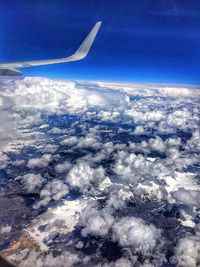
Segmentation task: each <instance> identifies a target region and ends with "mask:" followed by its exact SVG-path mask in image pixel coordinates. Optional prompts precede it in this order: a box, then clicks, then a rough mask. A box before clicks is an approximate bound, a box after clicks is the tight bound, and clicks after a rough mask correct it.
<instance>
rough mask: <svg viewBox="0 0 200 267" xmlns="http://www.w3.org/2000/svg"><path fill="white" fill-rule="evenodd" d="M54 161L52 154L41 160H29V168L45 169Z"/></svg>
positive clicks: (44, 156)
mask: <svg viewBox="0 0 200 267" xmlns="http://www.w3.org/2000/svg"><path fill="white" fill-rule="evenodd" d="M51 160H52V156H51V155H50V154H45V155H43V156H42V157H41V158H32V159H29V161H28V164H27V167H28V168H30V169H33V168H44V167H47V166H48V165H49V162H50V161H51Z"/></svg>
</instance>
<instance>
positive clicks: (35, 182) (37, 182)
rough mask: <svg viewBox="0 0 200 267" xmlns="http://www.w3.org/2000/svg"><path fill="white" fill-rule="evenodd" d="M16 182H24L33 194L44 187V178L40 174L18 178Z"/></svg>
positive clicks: (30, 174)
mask: <svg viewBox="0 0 200 267" xmlns="http://www.w3.org/2000/svg"><path fill="white" fill-rule="evenodd" d="M16 180H20V181H22V183H23V184H24V186H25V188H26V190H27V192H29V193H32V192H34V191H35V190H37V191H38V190H39V189H40V188H41V187H42V184H43V182H44V178H43V177H42V176H41V175H40V174H34V173H28V174H25V175H22V176H17V177H16Z"/></svg>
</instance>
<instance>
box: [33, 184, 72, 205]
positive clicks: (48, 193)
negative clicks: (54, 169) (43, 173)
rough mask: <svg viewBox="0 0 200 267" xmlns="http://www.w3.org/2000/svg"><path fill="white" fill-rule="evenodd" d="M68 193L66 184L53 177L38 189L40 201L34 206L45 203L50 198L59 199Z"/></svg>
mask: <svg viewBox="0 0 200 267" xmlns="http://www.w3.org/2000/svg"><path fill="white" fill-rule="evenodd" d="M68 193H69V189H68V186H67V185H66V184H64V183H63V182H62V181H61V180H58V179H54V180H52V181H51V182H48V183H47V184H46V185H45V187H44V188H43V189H42V190H41V191H40V201H39V202H38V203H37V204H36V205H35V208H39V207H41V206H45V205H47V204H48V203H49V202H50V201H51V200H59V199H61V198H63V197H65V196H66V195H67V194H68Z"/></svg>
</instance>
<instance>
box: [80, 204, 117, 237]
mask: <svg viewBox="0 0 200 267" xmlns="http://www.w3.org/2000/svg"><path fill="white" fill-rule="evenodd" d="M113 222H114V217H113V216H112V215H111V214H110V213H109V212H108V211H107V210H101V211H98V210H97V209H96V208H92V207H90V206H88V207H87V208H86V209H85V210H84V211H83V213H82V215H81V222H80V224H81V225H83V226H84V228H83V229H82V231H81V234H82V235H83V236H87V235H94V236H100V237H108V231H109V229H110V227H111V225H112V224H113Z"/></svg>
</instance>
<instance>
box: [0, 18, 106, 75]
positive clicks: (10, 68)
mask: <svg viewBox="0 0 200 267" xmlns="http://www.w3.org/2000/svg"><path fill="white" fill-rule="evenodd" d="M101 23H102V22H101V21H99V22H97V23H96V24H95V25H94V27H93V28H92V30H91V31H90V32H89V34H88V35H87V37H86V38H85V40H84V41H83V42H82V44H81V45H80V46H79V48H78V49H77V50H76V52H75V53H74V54H72V55H71V56H69V57H64V58H56V59H47V60H32V61H21V62H9V63H0V75H6V76H13V75H20V74H21V72H20V71H19V70H18V69H17V68H25V67H32V66H41V65H49V64H57V63H64V62H72V61H77V60H81V59H83V58H84V57H86V56H87V54H88V53H89V51H90V48H91V46H92V44H93V42H94V39H95V37H96V35H97V33H98V31H99V28H100V26H101Z"/></svg>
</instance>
